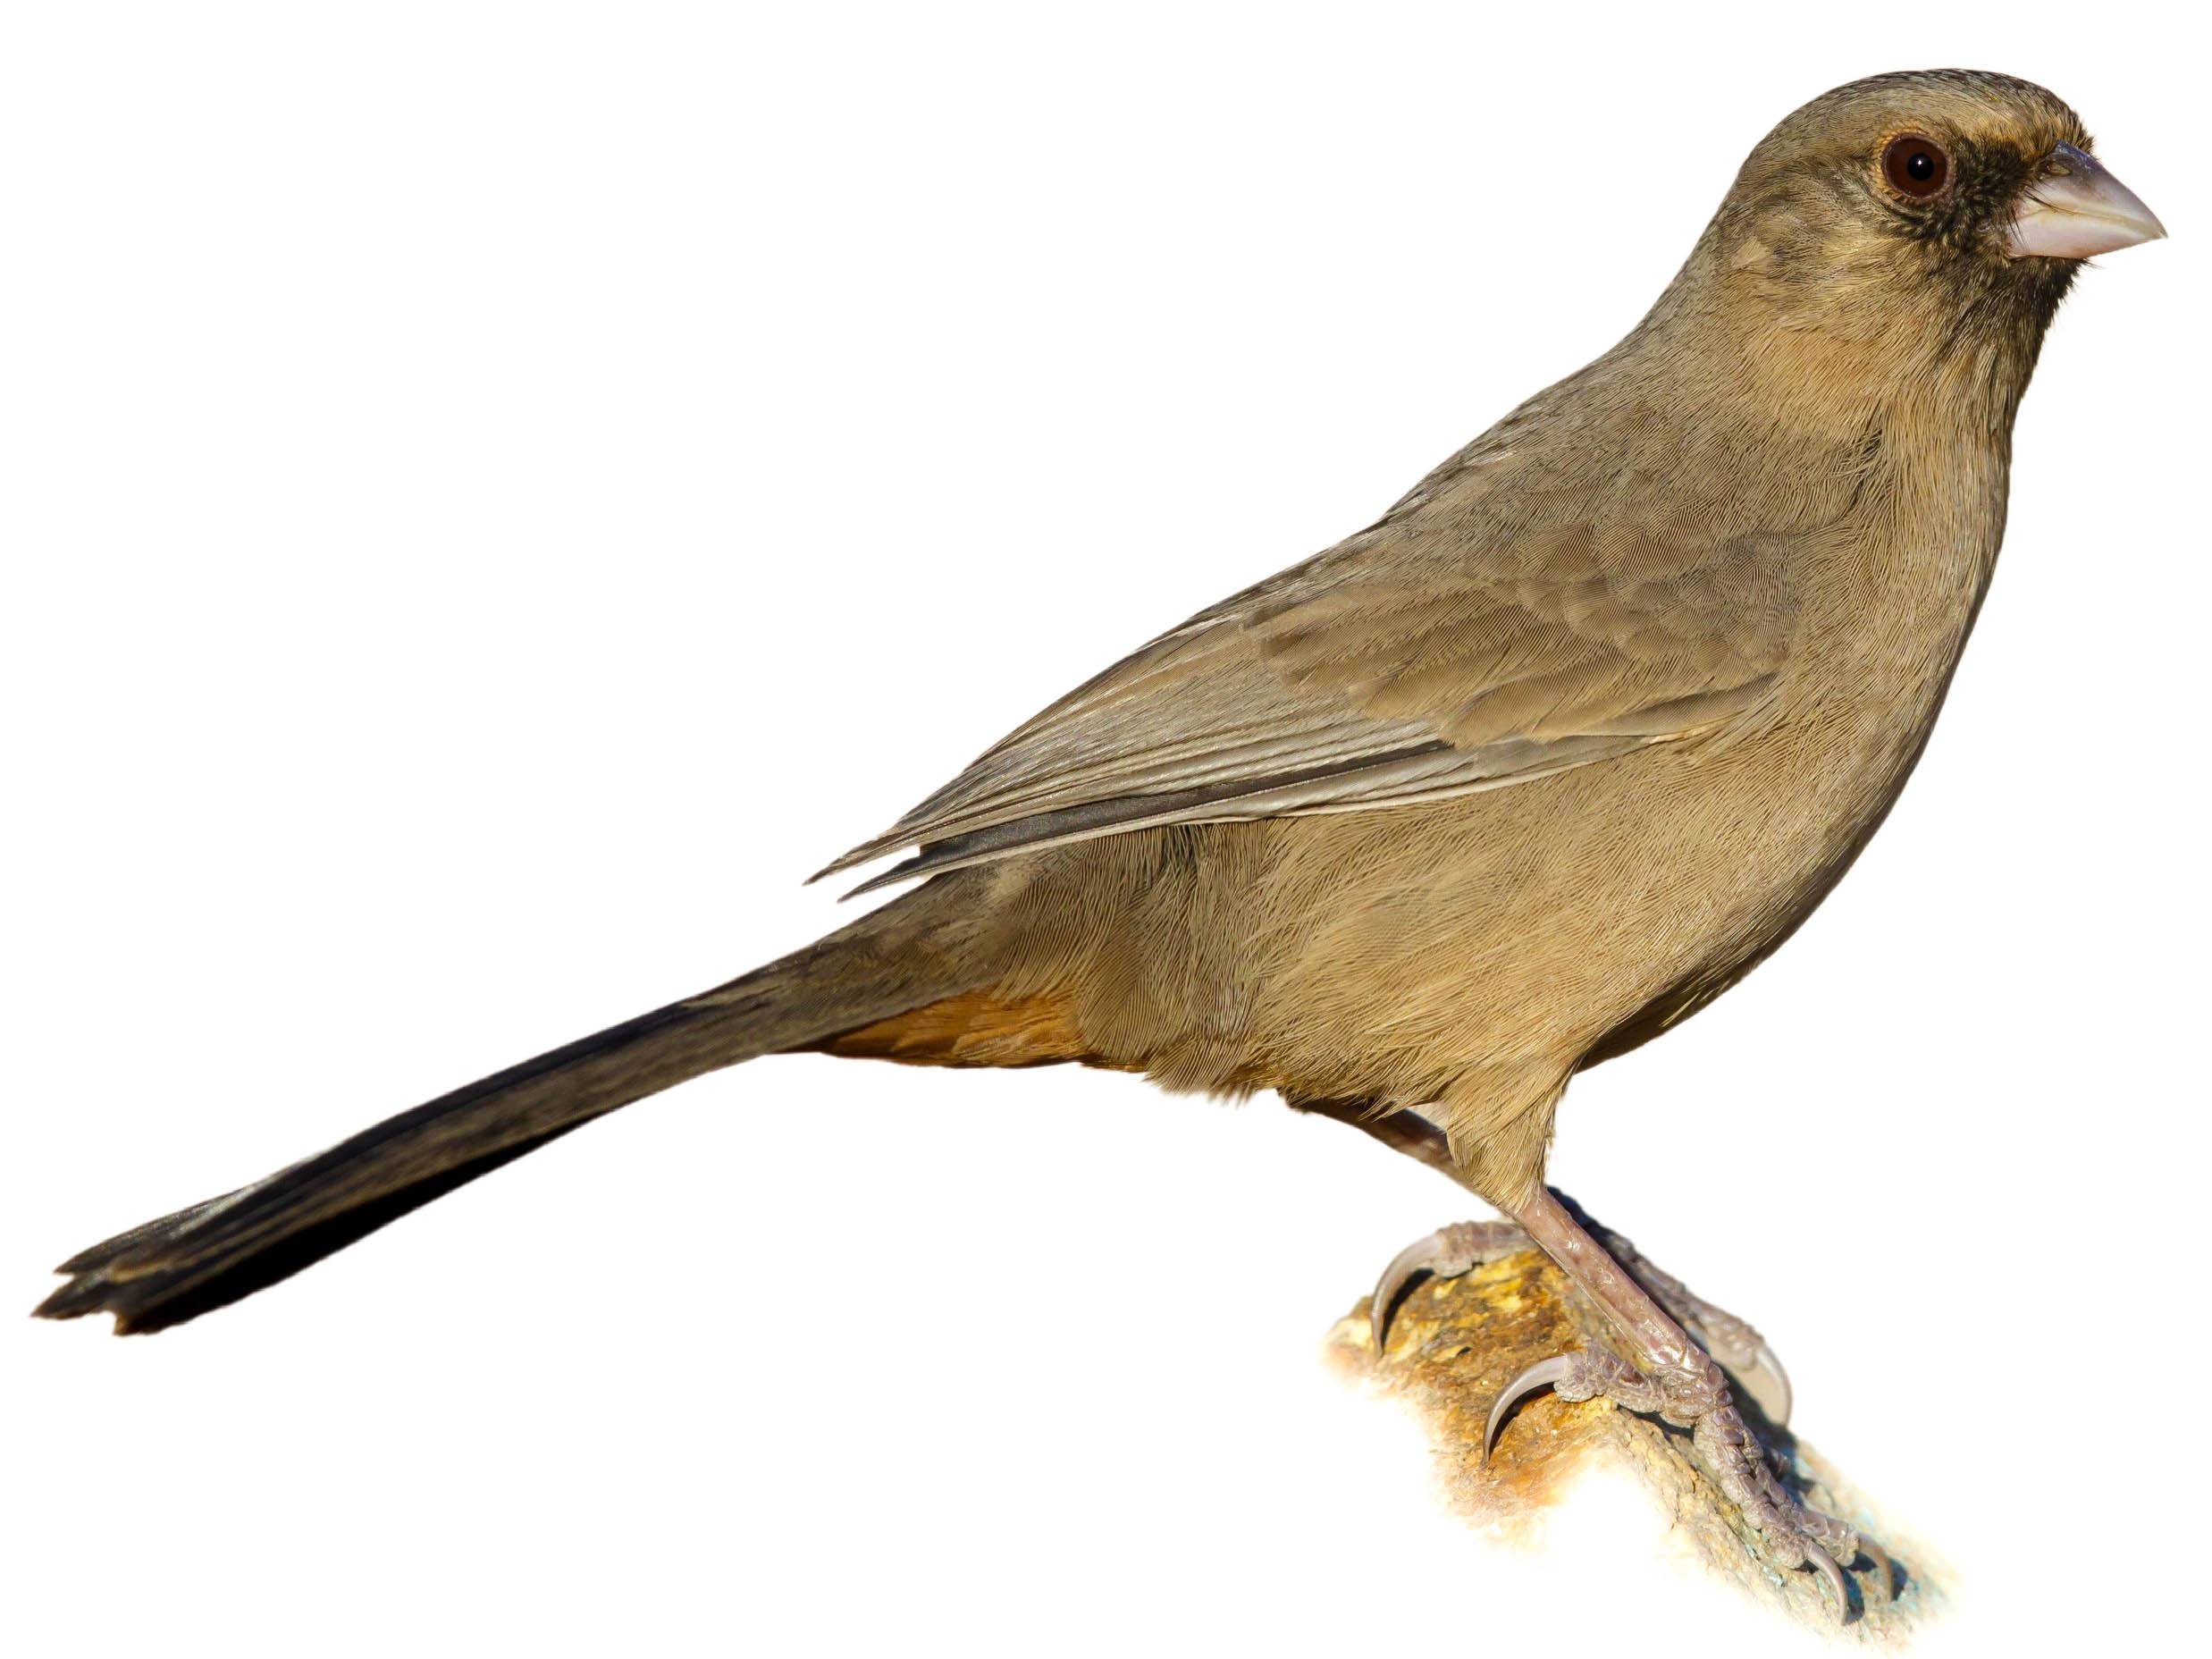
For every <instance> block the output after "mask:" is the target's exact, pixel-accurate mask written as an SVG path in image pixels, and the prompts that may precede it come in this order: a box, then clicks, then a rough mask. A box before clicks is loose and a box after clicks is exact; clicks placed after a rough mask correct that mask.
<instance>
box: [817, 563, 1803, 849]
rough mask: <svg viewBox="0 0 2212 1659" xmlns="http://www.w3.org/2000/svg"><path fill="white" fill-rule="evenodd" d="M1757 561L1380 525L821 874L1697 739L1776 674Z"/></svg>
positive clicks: (1452, 787)
mask: <svg viewBox="0 0 2212 1659" xmlns="http://www.w3.org/2000/svg"><path fill="white" fill-rule="evenodd" d="M1377 538H1380V539H1379V540H1378V539H1377ZM1775 552H1776V550H1775V549H1774V548H1773V547H1772V546H1771V545H1770V544H1769V543H1768V541H1767V539H1766V538H1763V537H1758V536H1736V537H1731V538H1727V539H1722V538H1720V537H1718V536H1716V535H1710V534H1703V533H1698V532H1679V531H1678V532H1677V533H1675V534H1673V535H1664V536H1661V535H1647V534H1641V533H1637V532H1634V531H1629V530H1624V529H1622V528H1620V527H1619V526H1605V525H1598V524H1572V525H1553V526H1537V527H1527V526H1523V527H1521V528H1520V529H1519V530H1518V532H1517V533H1516V534H1515V535H1513V536H1512V537H1511V538H1510V540H1503V539H1501V544H1499V545H1496V546H1493V547H1492V548H1490V549H1489V550H1487V552H1480V551H1479V550H1478V552H1477V553H1476V554H1470V553H1469V552H1468V550H1467V549H1465V548H1464V547H1462V548H1460V549H1459V550H1456V551H1455V552H1454V555H1453V556H1452V557H1451V558H1450V559H1448V560H1446V559H1442V558H1439V557H1437V556H1435V555H1434V554H1433V553H1431V554H1427V555H1424V556H1414V557H1409V556H1405V555H1404V550H1403V549H1402V548H1401V547H1399V546H1395V545H1393V544H1392V541H1391V539H1390V527H1389V521H1387V520H1386V521H1385V523H1384V525H1381V526H1376V527H1375V530H1374V531H1370V532H1367V533H1365V534H1364V535H1362V536H1356V537H1354V538H1352V539H1351V541H1350V542H1347V543H1343V544H1341V545H1340V546H1339V547H1336V548H1333V549H1332V550H1330V551H1329V552H1325V553H1323V554H1321V555H1320V556H1319V557H1317V558H1316V559H1314V560H1309V561H1308V563H1306V564H1304V565H1301V566H1299V567H1297V568H1293V569H1291V570H1288V571H1285V572H1283V574H1282V575H1281V576H1278V577H1274V578H1273V579H1271V580H1269V581H1267V582H1265V583H1262V584H1261V585H1258V586H1257V587H1254V588H1251V589H1249V590H1248V591H1247V592H1245V593H1243V594H1239V595H1237V596H1236V597H1235V598H1233V599H1231V600H1228V601H1226V602H1224V603H1222V604H1221V605H1218V606H1216V607H1215V608H1214V609H1213V610H1211V611H1204V612H1201V613H1200V614H1199V615H1198V616H1196V617H1194V618H1192V619H1190V621H1189V622H1187V623H1185V624H1184V625H1183V626H1182V627H1178V628H1175V629H1173V630H1172V631H1170V632H1168V633H1166V634H1164V635H1162V636H1160V637H1159V638H1158V639H1156V640H1154V641H1153V642H1152V643H1151V644H1148V645H1147V646H1145V647H1144V648H1143V649H1142V650H1140V651H1139V652H1137V653H1135V654H1133V655H1131V656H1130V657H1127V658H1125V659H1123V661H1121V662H1119V663H1117V664H1115V665H1114V667H1113V668H1111V669H1107V670H1106V672H1105V673H1103V674H1101V675H1099V676H1098V678H1096V679H1093V680H1091V681H1090V682H1089V684H1088V685H1085V686H1081V687H1080V688H1079V689H1078V690H1076V691H1074V692H1072V693H1071V694H1070V695H1068V696H1066V697H1064V698H1063V699H1062V700H1061V701H1060V702H1058V703H1055V704H1053V705H1052V707H1050V708H1048V709H1047V710H1046V711H1045V712H1043V713H1041V714H1039V715H1038V716H1037V717H1036V718H1035V719H1034V720H1030V721H1029V722H1028V724H1026V725H1024V726H1022V728H1020V729H1018V730H1016V731H1014V732H1013V733H1012V734H1011V735H1009V736H1008V737H1005V739H1003V740H1002V741H1001V742H999V743H998V744H997V745H996V746H994V747H993V748H991V749H990V750H989V751H988V752H987V753H985V754H983V755H981V756H980V757H979V758H978V759H977V760H976V761H975V762H974V763H973V764H971V766H969V768H968V769H967V770H966V771H963V772H962V773H961V774H960V775H959V776H958V777H957V778H955V779H953V780H952V782H950V783H948V784H946V786H945V787H943V788H942V789H939V790H938V792H937V793H936V794H935V795H932V796H929V799H928V800H926V801H924V802H922V803H921V804H920V805H919V806H916V807H915V808H914V809H913V811H912V812H910V813H907V814H906V815H905V816H904V818H902V819H900V820H899V821H898V822H897V823H896V824H895V825H893V826H892V828H891V829H889V830H887V831H886V832H885V833H884V834H883V835H880V836H879V837H877V838H874V839H872V840H870V841H867V842H864V843H862V845H861V846H857V847H854V849H853V850H852V851H851V852H849V853H847V854H846V855H845V856H844V857H842V858H840V859H839V860H837V863H834V864H831V865H830V866H829V867H828V870H825V871H823V872H821V873H822V874H824V875H828V874H829V873H831V872H835V871H839V870H844V869H847V868H849V867H851V866H853V865H854V864H859V863H866V862H868V861H869V860H871V859H873V858H877V857H879V856H881V855H884V854H887V853H889V852H892V851H895V850H896V849H897V848H899V847H902V846H915V847H919V848H920V853H919V855H918V856H916V857H914V858H912V859H909V860H908V861H906V862H905V863H902V864H900V865H898V866H896V868H894V869H892V870H890V871H888V872H886V873H884V874H883V875H880V876H879V877H877V878H876V879H875V880H872V881H871V882H869V883H867V887H876V886H879V885H882V884H883V883H886V882H889V881H895V880H904V879H905V878H907V877H910V876H918V875H923V874H927V873H929V872H935V871H939V870H947V869H954V868H957V867H959V866H961V865H963V864H971V863H981V862H983V861H985V860H988V859H992V858H997V857H1000V856H1003V855H1006V854H1008V853H1012V852H1015V851H1018V850H1022V849H1025V848H1034V847H1039V846H1051V845H1054V844H1056V843H1059V842H1064V841H1073V840H1081V839H1086V838H1090V837H1093V836H1099V835H1106V834H1112V833H1114V832H1116V831H1120V830H1125V829H1140V828H1146V827H1150V826H1154V825H1160V824H1178V823H1207V822H1220V821H1236V820H1246V819H1253V818H1265V817H1274V816H1279V815H1285V814H1291V813H1321V812H1345V811H1353V810H1361V809H1370V808H1379V807H1386V806H1392V805H1397V804H1403V803H1407V802H1411V801H1420V800H1430V799H1434V798H1435V797H1437V796H1445V795H1454V794H1461V793H1465V792H1468V791H1469V790H1473V789H1478V788H1491V787H1498V786H1501V785H1504V784H1510V783H1517V782H1521V781H1524V780H1526V779H1532V778H1538V777H1543V776H1544V775H1546V774H1547V773H1551V772H1555V771H1560V770H1562V769H1564V768H1567V767H1570V766H1580V765H1585V764H1587V763H1588V762H1593V761H1600V760H1604V759H1606V758H1608V757H1610V756H1613V755H1618V754H1623V753H1625V752H1627V751H1628V750H1631V749H1635V748H1638V747H1641V746H1643V745H1647V744H1653V743H1663V742H1667V741H1670V740H1674V739H1679V738H1683V737H1693V736H1699V735H1703V734H1706V733H1710V732H1712V731H1713V730H1714V729H1716V728H1720V727H1722V726H1725V725H1728V724H1730V723H1732V722H1734V721H1736V720H1740V719H1741V718H1742V717H1743V716H1744V715H1745V713H1746V712H1747V711H1749V710H1751V709H1753V708H1754V707H1756V706H1757V705H1758V704H1759V703H1761V702H1762V700H1763V699H1764V697H1765V695H1766V693H1767V692H1768V691H1769V690H1770V687H1771V686H1772V684H1773V680H1774V677H1775V675H1776V673H1777V671H1778V670H1779V668H1780V666H1781V663H1782V658H1783V653H1784V648H1785V643H1786V640H1787V622H1788V619H1789V615H1790V604H1789V594H1788V591H1787V580H1786V577H1785V575H1784V571H1785V569H1786V565H1787V561H1786V560H1783V559H1779V558H1777V557H1776V556H1775ZM858 890H862V891H865V890H866V888H861V889H858Z"/></svg>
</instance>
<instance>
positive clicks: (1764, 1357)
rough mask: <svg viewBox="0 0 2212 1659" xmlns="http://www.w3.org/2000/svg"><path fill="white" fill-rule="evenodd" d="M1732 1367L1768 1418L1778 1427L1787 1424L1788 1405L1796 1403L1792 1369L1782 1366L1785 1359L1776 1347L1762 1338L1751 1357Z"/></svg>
mask: <svg viewBox="0 0 2212 1659" xmlns="http://www.w3.org/2000/svg"><path fill="white" fill-rule="evenodd" d="M1722 1363H1723V1364H1726V1363H1727V1361H1725V1360H1723V1361H1722ZM1731 1369H1732V1370H1734V1371H1735V1377H1736V1380H1737V1382H1739V1383H1741V1384H1742V1385H1743V1386H1744V1392H1745V1394H1749V1395H1750V1396H1751V1397H1752V1399H1753V1400H1754V1401H1756V1402H1758V1406H1759V1409H1760V1410H1761V1411H1763V1412H1765V1413H1766V1417H1767V1421H1768V1422H1770V1423H1771V1424H1773V1425H1774V1426H1775V1427H1777V1428H1787V1427H1789V1409H1790V1407H1791V1405H1792V1404H1793V1403H1794V1402H1793V1400H1792V1399H1791V1396H1790V1387H1789V1373H1788V1372H1787V1371H1785V1370H1784V1369H1782V1362H1781V1360H1779V1359H1777V1358H1775V1354H1774V1350H1773V1349H1771V1348H1770V1347H1768V1346H1767V1344H1766V1343H1764V1342H1763V1341H1762V1342H1761V1343H1759V1345H1758V1346H1757V1347H1756V1348H1754V1349H1753V1350H1752V1352H1751V1358H1750V1360H1747V1361H1746V1362H1745V1364H1744V1366H1743V1368H1741V1369H1735V1368H1733V1367H1731Z"/></svg>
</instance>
